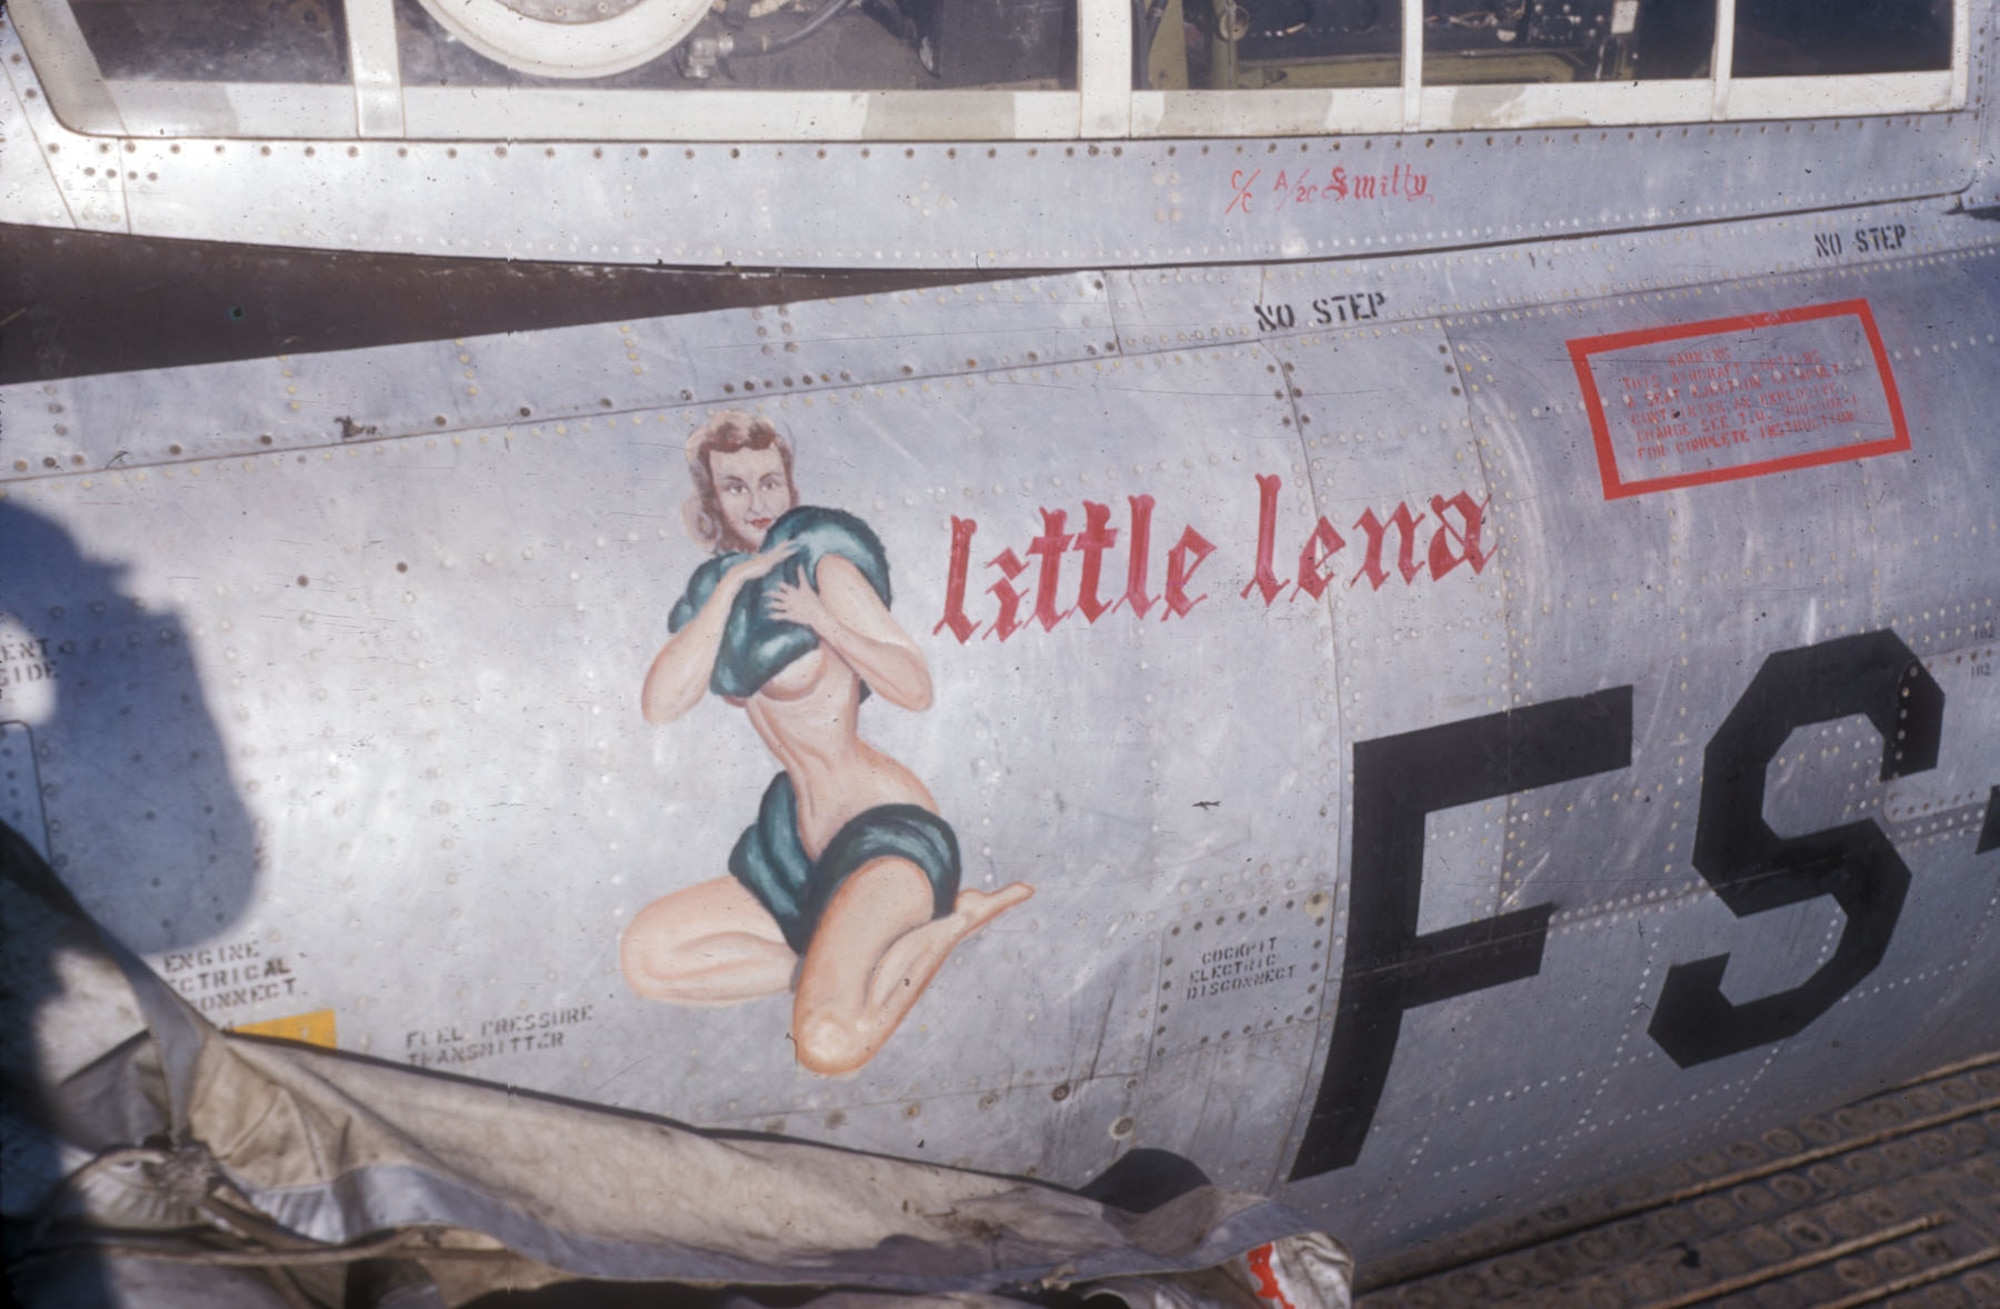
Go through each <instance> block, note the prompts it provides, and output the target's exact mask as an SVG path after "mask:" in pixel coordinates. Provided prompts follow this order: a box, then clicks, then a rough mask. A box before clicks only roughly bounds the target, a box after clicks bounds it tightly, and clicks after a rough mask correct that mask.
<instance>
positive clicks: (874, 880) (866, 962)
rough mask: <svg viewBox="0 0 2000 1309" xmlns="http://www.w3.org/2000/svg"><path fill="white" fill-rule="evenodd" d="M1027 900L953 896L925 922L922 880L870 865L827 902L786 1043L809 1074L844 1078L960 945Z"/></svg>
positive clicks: (910, 871) (1019, 894) (1015, 893)
mask: <svg viewBox="0 0 2000 1309" xmlns="http://www.w3.org/2000/svg"><path fill="white" fill-rule="evenodd" d="M1033 894H1034V890H1033V888H1032V887H1029V886H1028V885H1026V884H1025V883H1022V882H1016V883H1014V884H1013V885H1011V886H1005V887H1002V888H1001V889H1000V890H998V891H995V892H993V893H991V894H990V895H989V894H987V893H986V892H984V891H960V892H959V893H958V900H957V902H956V904H955V905H954V907H953V909H952V912H951V913H949V914H946V915H945V916H944V917H942V918H933V917H931V911H932V905H933V899H932V891H931V883H930V879H929V878H927V877H925V876H924V873H923V870H922V869H920V868H918V867H917V866H916V865H915V864H913V863H911V862H910V861H909V860H907V859H877V860H874V861H873V862H871V863H867V864H864V865H862V866H861V867H860V868H859V869H856V870H855V872H854V873H853V875H852V876H850V877H849V878H848V879H847V880H846V881H845V882H842V883H841V885H840V889H839V890H838V891H835V892H834V893H833V899H832V901H831V902H829V903H828V904H827V907H826V912H825V913H824V914H822V915H821V916H820V920H819V928H818V930H817V931H815V932H814V933H813V939H812V944H811V945H810V946H809V947H807V949H806V957H805V963H804V964H803V965H802V966H801V967H800V969H799V993H798V996H797V997H796V998H795V999H794V1000H793V1002H792V1040H793V1042H794V1043H795V1044H796V1046H797V1047H798V1058H799V1062H800V1063H801V1064H803V1065H804V1066H805V1067H806V1068H808V1069H810V1070H811V1071H813V1072H815V1073H851V1072H853V1071H854V1070H855V1069H857V1068H859V1067H861V1065H863V1064H865V1063H867V1062H868V1061H869V1060H870V1059H872V1058H874V1057H875V1052H876V1051H878V1050H880V1049H881V1048H882V1045H883V1043H884V1042H885V1041H887V1040H888V1039H889V1037H890V1036H891V1035H892V1034H893V1033H894V1032H895V1030H896V1027H897V1025H898V1024H899V1023H901V1022H902V1021H903V1018H904V1016H905V1015H907V1014H908V1013H909V1012H910V1007H911V1006H912V1005H914V1004H916V1002H917V997H919V996H921V995H922V994H923V993H924V988H925V987H927V986H929V985H930V982H931V978H933V977H935V976H936V975H937V970H938V969H939V968H940V967H942V966H943V964H944V961H945V958H946V956H948V955H949V954H950V953H951V952H952V950H953V948H954V947H956V946H957V945H958V943H959V942H960V941H963V940H964V939H965V938H966V937H968V936H970V935H972V934H973V933H974V932H976V931H978V930H979V929H980V928H982V927H984V926H986V924H988V923H990V922H992V921H993V920H994V919H995V918H998V917H999V916H1000V915H1001V914H1003V913H1005V912H1007V911H1008V910H1009V909H1012V908H1013V907H1014V906H1015V905H1018V904H1020V903H1021V902H1022V901H1024V900H1026V899H1027V898H1028V897H1029V896H1031V895H1033Z"/></svg>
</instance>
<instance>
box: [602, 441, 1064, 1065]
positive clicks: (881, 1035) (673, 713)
mask: <svg viewBox="0 0 2000 1309" xmlns="http://www.w3.org/2000/svg"><path fill="white" fill-rule="evenodd" d="M687 460H688V473H689V475H690V476H691V477H692V478H693V480H694V495H693V496H692V497H691V498H690V499H689V500H688V503H687V507H686V510H685V516H686V519H687V524H688V530H689V531H690V533H691V534H692V535H693V536H694V537H695V539H696V541H697V542H699V543H700V544H701V545H703V546H706V547H707V548H709V549H710V550H711V551H713V552H714V553H712V554H711V555H710V557H709V558H708V559H707V560H705V561H704V562H703V563H702V564H701V565H700V566H699V567H697V568H696V569H695V571H694V575H693V576H692V577H690V578H689V579H688V584H687V590H686V593H685V594H683V595H682V596H681V598H680V600H679V601H678V602H677V603H676V604H675V605H674V607H673V612H672V614H671V615H670V617H669V619H668V627H669V629H670V630H671V631H672V633H673V635H672V637H671V638H670V639H669V640H668V641H667V643H666V644H665V645H664V646H662V647H661V648H660V652H659V654H658V655H656V656H655V657H654V659H653V663H652V667H651V668H650V669H648V670H647V672H646V680H645V685H644V688H643V690H642V692H641V707H642V709H643V710H644V712H645V715H646V720H647V721H648V722H652V723H669V722H672V721H673V720H675V719H677V718H679V717H681V716H682V715H683V714H685V713H687V712H688V711H689V710H691V709H693V708H694V707H695V706H696V705H697V704H699V703H700V702H701V699H702V697H703V695H704V694H706V693H708V692H710V691H713V692H714V693H715V694H716V695H718V696H720V697H722V698H723V699H724V700H726V701H727V702H728V703H730V704H731V705H734V706H737V707H738V708H741V709H742V710H743V711H744V712H745V714H746V715H747V716H748V717H749V719H750V725H751V726H752V727H753V728H755V729H756V732H757V735H758V737H759V738H761V739H762V740H763V742H764V745H765V746H766V748H768V749H769V750H770V752H771V754H772V756H773V757H774V758H775V759H776V760H777V763H778V767H779V772H778V774H777V775H776V776H775V777H773V778H772V779H771V784H770V786H769V787H767V788H766V789H765V791H764V797H763V800H762V802H761V803H760V804H759V806H758V809H757V815H756V821H755V822H753V823H752V824H751V825H750V826H749V827H748V828H746V829H745V830H744V832H743V835H742V836H741V837H740V838H738V840H737V842H736V846H735V849H734V850H732V851H731V852H730V855H729V872H728V875H726V876H722V877H716V878H712V879H710V880H709V881H705V882H700V883H697V884H696V885H694V886H690V887H687V888H685V889H683V890H679V891H674V892H671V893H670V894H668V895H664V896H662V897H660V898H659V899H658V900H655V901H653V903H651V904H649V905H647V906H646V907H645V908H644V909H642V910H640V911H639V913H638V914H637V916H635V917H634V918H633V920H632V923H631V925H630V926H629V927H628V928H627V929H626V931H625V935H624V939H623V941H622V942H621V944H620V955H621V963H622V965H623V968H624V972H625V979H626V981H627V982H629V983H630V984H631V986H632V989H633V990H635V991H637V992H638V993H639V994H641V995H643V996H647V997H649V998H652V999H655V1000H666V1001H669V1002H672V1003H676V1004H700V1005H722V1004H736V1003H739V1002H742V1001H746V1000H754V999H757V998H759V997H761V996H767V995H777V994H781V993H783V992H785V991H787V990H790V991H793V992H794V995H793V1000H792V1039H793V1042H794V1043H795V1045H796V1048H797V1051H798V1059H799V1062H800V1063H801V1064H803V1065H804V1066H805V1067H807V1068H809V1069H811V1070H812V1071H814V1072H817V1073H845V1072H852V1071H853V1070H854V1069H857V1068H859V1067H861V1066H862V1065H863V1064H865V1063H867V1062H868V1061H869V1060H870V1059H871V1058H873V1057H874V1056H875V1054H876V1052H877V1051H879V1050H880V1049H881V1048H882V1046H883V1044H884V1043H885V1042H886V1041H887V1040H888V1039H889V1037H890V1035H891V1034H892V1033H894V1032H895V1030H896V1027H897V1025H898V1024H899V1023H901V1022H902V1021H903V1018H904V1016H905V1015H907V1014H908V1013H909V1012H910V1010H911V1008H912V1007H913V1006H914V1005H915V1004H916V1003H917V1000H918V998H919V997H920V996H921V995H922V994H923V992H924V988H925V987H926V986H928V985H929V984H930V980H931V978H933V977H934V976H936V975H937V971H938V969H939V968H940V967H942V966H943V964H944V961H945V959H946V957H947V956H949V955H950V954H951V952H952V949H953V948H954V947H955V946H957V945H958V943H959V942H960V941H963V940H964V939H965V938H966V937H968V936H970V935H971V934H972V933H973V932H976V931H978V930H979V929H980V928H981V927H984V926H985V925H986V924H987V923H989V922H991V921H993V919H995V918H997V917H998V916H999V915H1001V914H1003V913H1005V912H1006V911H1007V910H1009V909H1012V908H1013V907H1014V906H1016V905H1018V904H1020V903H1021V902H1022V901H1024V900H1026V899H1027V898H1028V897H1029V896H1031V895H1033V894H1034V891H1033V888H1031V887H1029V886H1028V885H1027V884H1025V883H1022V882H1016V883H1013V884H1012V885H1010V886H1006V887H1002V888H1001V889H1000V890H998V891H994V892H991V893H987V892H981V891H974V890H961V889H960V887H959V851H958V837H957V836H956V835H955V834H954V833H953V831H952V828H951V825H950V824H949V823H947V822H946V821H945V820H944V819H943V818H942V817H940V816H939V814H938V811H937V802H936V801H935V800H933V799H932V798H931V793H930V792H929V791H928V790H927V789H925V787H924V784H923V782H922V781H920V780H918V778H917V776H916V775H915V774H914V773H912V772H911V771H910V770H909V769H907V768H905V767H904V766H903V765H902V764H900V763H898V762H897V761H896V760H894V759H891V758H890V757H889V756H887V755H885V754H883V753H882V752H881V751H879V750H877V749H875V748H874V747H873V746H871V745H869V744H868V742H866V741H864V740H863V739H862V738H861V732H860V712H861V703H862V701H863V700H865V699H868V698H869V697H870V696H871V693H872V695H873V696H875V697H879V698H880V699H882V700H886V701H887V702H888V703H890V704H892V705H894V706H896V707H897V708H899V709H908V710H914V711H918V712H921V711H922V710H924V709H927V708H928V707H929V706H930V702H931V677H930V668H929V666H928V665H927V664H926V663H925V661H924V656H923V653H922V652H921V651H920V650H918V649H917V646H916V643H915V642H914V641H912V640H911V639H910V637H909V635H908V634H907V633H906V632H904V631H903V629H902V628H901V627H899V626H898V625H897V623H896V620H895V619H894V618H893V617H891V616H890V613H889V604H890V589H889V562H888V559H887V557H886V556H885V555H884V553H883V550H882V544H881V542H880V541H879V540H878V539H877V538H876V536H875V533H874V532H873V531H872V530H870V528H869V526H868V524H866V523H864V522H863V521H861V520H860V519H859V518H856V517H855V516H854V515H852V514H849V513H843V512H842V511H840V510H838V509H823V508H819V507H817V506H813V505H802V504H799V503H798V493H797V491H796V489H795V488H794V486H793V484H792V449H791V446H790V444H789V443H788V442H787V441H786V440H785V438H784V437H782V436H780V435H779V434H778V432H777V430H776V429H775V428H773V427H772V426H771V425H770V424H769V423H767V422H765V421H764V420H763V419H761V418H754V417H752V416H750V415H748V414H744V413H735V412H729V413H722V414H718V415H717V416H715V417H714V418H712V419H710V420H709V421H708V422H707V423H706V424H704V425H703V426H702V427H701V428H699V429H698V430H697V431H696V432H695V433H694V434H693V435H692V436H691V437H689V439H688V446H687Z"/></svg>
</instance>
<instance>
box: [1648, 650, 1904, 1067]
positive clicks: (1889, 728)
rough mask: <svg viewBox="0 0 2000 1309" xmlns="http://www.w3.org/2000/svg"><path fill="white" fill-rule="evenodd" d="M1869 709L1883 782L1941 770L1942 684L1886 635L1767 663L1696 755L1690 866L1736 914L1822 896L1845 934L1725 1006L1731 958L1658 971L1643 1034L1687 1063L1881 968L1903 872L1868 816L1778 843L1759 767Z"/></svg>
mask: <svg viewBox="0 0 2000 1309" xmlns="http://www.w3.org/2000/svg"><path fill="white" fill-rule="evenodd" d="M1849 714H1866V715H1868V721H1869V722H1871V723H1873V724H1874V725H1875V730H1876V731H1878V732H1880V733H1881V734H1882V780H1884V781H1888V780H1889V779H1890V778H1893V777H1901V776H1903V775H1905V774H1907V773H1921V772H1923V771H1924V770H1925V769H1928V768H1933V767H1935V766H1936V765H1937V755H1938V737H1939V734H1940V733H1941V731H1942V729H1943V725H1944V691H1943V690H1942V689H1941V688H1940V687H1939V686H1938V684H1937V683H1936V682H1934V681H1932V680H1931V675H1930V674H1929V673H1927V672H1925V671H1924V666H1923V665H1922V664H1920V663H1918V662H1917V657H1916V656H1915V655H1914V654H1911V653H1910V647H1909V646H1907V645H1904V644H1903V642H1902V639H1901V638H1900V637H1898V636H1897V635H1896V634H1895V633H1894V632H1868V633H1865V634H1863V635H1861V636H1846V637H1841V638H1840V639H1838V640H1834V641H1823V642H1821V643H1820V644H1819V645H1813V646H1807V647H1805V648H1804V649H1801V650H1783V651H1780V652H1779V653H1777V654H1774V655H1772V656H1771V657H1770V658H1768V659H1766V660H1765V661H1764V666H1763V667H1762V668H1760V669H1758V670H1757V676H1756V677H1755V678H1753V679H1751V682H1750V685H1749V686H1748V687H1747V688H1745V690H1744V692H1743V696H1742V698H1741V699H1739V700H1738V701H1737V702H1736V707H1735V708H1734V709H1732V710H1730V711H1729V717H1727V718H1725V719H1723V720H1722V726H1721V727H1719V728H1717V729H1716V732H1715V735H1714V737H1712V738H1711V739H1710V740H1709V743H1708V753H1707V754H1706V755H1705V756H1704V758H1703V763H1702V780H1701V817H1700V818H1699V819H1698V820H1697V821H1696V823H1695V832H1694V856H1693V858H1694V866H1695V869H1696V870H1697V871H1698V872H1700V873H1701V875H1702V876H1703V877H1704V878H1706V879H1707V880H1708V884H1709V885H1710V886H1712V887H1714V888H1715V893H1716V894H1717V895H1718V896H1720V897H1721V898H1722V902H1723V903H1724V904H1726V905H1728V906H1729V908H1730V910H1731V912H1733V913H1734V914H1735V915H1736V916H1737V917H1738V918H1745V917H1748V916H1749V915H1751V914H1761V913H1763V912H1765V911H1766V910H1769V909H1777V908H1780V907H1781V906H1784V905H1789V904H1797V903H1798V902H1799V901H1801V900H1811V899H1813V898H1815V897H1817V896H1822V895H1830V896H1832V897H1833V898H1834V901H1835V903H1837V904H1839V906H1840V908H1841V910H1842V912H1844V913H1845V914H1846V915H1847V925H1846V926H1845V927H1844V928H1842V929H1841V933H1840V942H1839V944H1838V945H1836V946H1835V947H1834V951H1833V957H1832V958H1830V959H1828V960H1827V961H1826V962H1825V963H1824V964H1822V965H1820V968H1819V970H1818V971H1817V972H1815V973H1814V974H1813V975H1812V976H1811V977H1808V978H1807V979H1806V980H1805V981H1803V982H1801V983H1800V984H1799V985H1797V986H1795V987H1793V988H1792V989H1791V990H1789V991H1780V992H1778V993H1777V994H1776V995H1767V996H1764V997H1763V998H1761V999H1757V1000H1751V1001H1749V1002H1747V1003H1745V1004H1740V1005H1739V1004H1734V1003H1732V1002H1731V1001H1730V1000H1729V999H1728V997H1726V996H1724V995H1723V994H1722V972H1723V969H1724V968H1725V967H1727V966H1728V964H1729V956H1728V955H1726V954H1718V955H1710V956H1709V957H1708V958H1706V959H1697V960H1695V961H1694V962H1693V963H1686V964H1675V965H1674V966H1673V967H1672V968H1670V969H1668V970H1667V980H1666V984H1665V985H1664V986H1663V987H1662V988H1661V990H1660V1003H1659V1006H1658V1007H1657V1008H1656V1009H1655V1010H1654V1011H1653V1022H1652V1026H1651V1027H1650V1028H1649V1029H1648V1030H1649V1031H1650V1032H1651V1034H1652V1037H1653V1039H1654V1040H1655V1041H1657V1042H1659V1044H1660V1048H1661V1049H1663V1050H1665V1051H1666V1052H1667V1054H1668V1055H1670V1056H1672V1058H1673V1061H1674V1062H1675V1063H1677V1064H1679V1065H1680V1066H1681V1067H1683V1068H1687V1067H1691V1066H1692V1065H1694V1064H1699V1063H1706V1062H1707V1061H1709V1060H1711V1059H1720V1058H1722V1057H1724V1056H1725V1055H1732V1054H1738V1053H1741V1052H1742V1051H1744V1050H1751V1049H1755V1048H1756V1047H1757V1046H1760V1045H1768V1044H1770V1043H1771V1042H1773V1041H1779V1040H1783V1039H1784V1038H1785V1037H1788V1036H1795V1035H1797V1034H1798V1033H1799V1032H1800V1031H1802V1030H1804V1028H1805V1026H1806V1024H1808V1023H1810V1022H1812V1020H1813V1019H1815V1018H1817V1017H1819V1016H1820V1015H1821V1014H1823V1013H1825V1012H1826V1011H1827V1010H1828V1009H1830V1008H1832V1007H1833V1004H1834V1002H1835V1001H1837V1000H1839V999H1840V997H1841V996H1843V995H1845V994H1846V993H1847V992H1848V991H1849V990H1850V989H1852V988H1853V986H1854V985H1855V984H1856V983H1857V982H1859V981H1860V980H1861V979H1862V978H1864V977H1866V976H1868V974H1869V973H1871V972H1873V971H1874V969H1875V965H1877V964H1879V963H1881V962H1882V954H1883V952H1884V951H1885V950H1887V949H1888V948H1889V937H1890V934H1891V933H1893V932H1894V931H1895V930H1896V920H1897V919H1898V918H1899V917H1900V916H1901V915H1902V912H1903V896H1904V894H1905V892H1907V891H1908V890H1909V888H1910V869H1909V865H1907V864H1905V863H1904V862H1903V860H1902V857H1901V856H1899V855H1898V854H1897V853H1896V848H1895V846H1894V845H1892V844H1890V842H1889V837H1888V835H1887V834H1886V833H1885V832H1883V830H1882V829H1881V828H1880V827H1879V826H1877V825H1876V823H1875V820H1874V819H1872V818H1864V819H1862V820H1861V821H1860V822H1856V823H1848V824H1847V825H1845V826H1843V827H1829V828H1826V829H1825V830H1823V831H1818V832H1813V833H1811V834H1809V835H1806V836H1795V837H1790V838H1783V837H1780V836H1779V835H1778V834H1777V833H1776V832H1774V831H1772V830H1771V826H1770V824H1768V823H1766V822H1765V821H1764V770H1765V767H1766V765H1768V764H1769V763H1770V762H1771V760H1772V759H1773V758H1775V757H1776V756H1777V754H1778V751H1779V750H1781V749H1783V748H1784V744H1785V738H1786V737H1788V736H1790V735H1791V734H1792V730H1793V729H1794V728H1798V727H1804V726H1808V725H1810V724H1812V723H1824V722H1828V721H1831V720H1832V719H1836V718H1845V717H1847V716H1848V715H1849Z"/></svg>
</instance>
